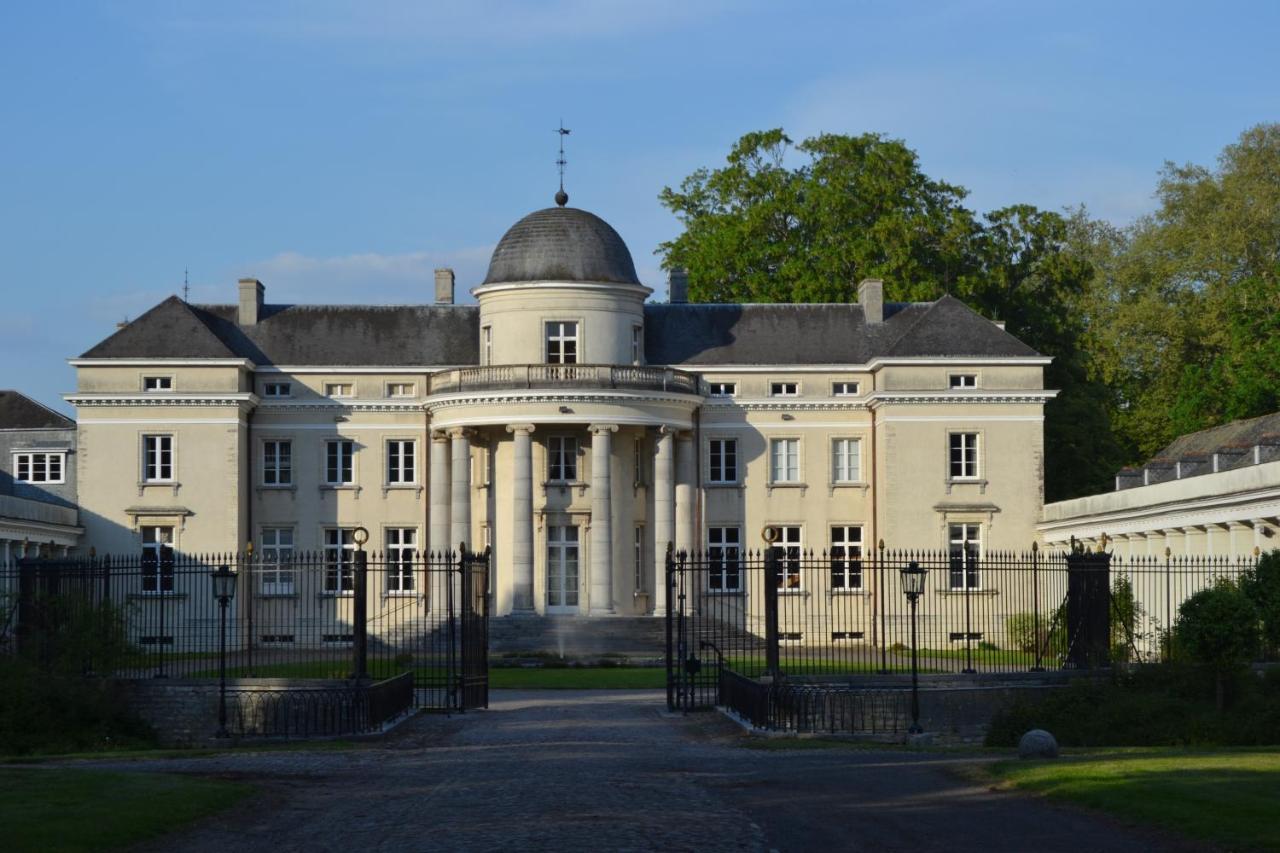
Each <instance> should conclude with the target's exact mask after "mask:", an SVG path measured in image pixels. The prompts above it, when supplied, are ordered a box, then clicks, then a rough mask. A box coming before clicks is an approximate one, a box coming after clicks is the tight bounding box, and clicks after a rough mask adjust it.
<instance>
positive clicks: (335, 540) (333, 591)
mask: <svg viewBox="0 0 1280 853" xmlns="http://www.w3.org/2000/svg"><path fill="white" fill-rule="evenodd" d="M320 541H321V542H323V543H324V546H323V548H322V552H323V554H324V592H325V594H326V595H354V594H355V589H356V574H355V553H356V540H355V528H354V527H326V528H324V533H323V534H321V537H320Z"/></svg>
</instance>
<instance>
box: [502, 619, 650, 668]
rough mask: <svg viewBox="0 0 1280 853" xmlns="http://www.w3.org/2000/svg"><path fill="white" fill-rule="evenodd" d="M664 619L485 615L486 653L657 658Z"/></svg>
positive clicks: (636, 660)
mask: <svg viewBox="0 0 1280 853" xmlns="http://www.w3.org/2000/svg"><path fill="white" fill-rule="evenodd" d="M665 651H666V621H665V620H664V619H662V618H655V617H652V616H607V617H593V618H587V617H583V616H503V617H495V618H491V619H490V620H489V654H490V657H491V658H492V657H520V656H521V655H529V656H531V657H533V656H538V657H541V656H547V655H551V656H555V657H563V658H565V659H574V660H579V659H584V658H601V657H617V658H627V659H630V660H633V661H635V662H637V663H639V662H641V661H644V662H652V661H654V660H659V661H660V660H662V657H663V655H664V654H665Z"/></svg>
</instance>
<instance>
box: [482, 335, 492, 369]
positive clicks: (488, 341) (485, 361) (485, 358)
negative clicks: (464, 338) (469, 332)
mask: <svg viewBox="0 0 1280 853" xmlns="http://www.w3.org/2000/svg"><path fill="white" fill-rule="evenodd" d="M480 363H481V364H482V365H484V366H486V367H488V366H489V365H491V364H493V326H485V327H484V328H483V329H481V330H480Z"/></svg>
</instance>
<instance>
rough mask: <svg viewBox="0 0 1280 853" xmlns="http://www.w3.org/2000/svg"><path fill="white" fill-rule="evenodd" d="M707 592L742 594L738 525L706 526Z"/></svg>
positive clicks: (740, 530) (740, 543)
mask: <svg viewBox="0 0 1280 853" xmlns="http://www.w3.org/2000/svg"><path fill="white" fill-rule="evenodd" d="M707 592H709V593H712V594H721V595H727V594H732V593H739V592H742V527H741V526H740V525H737V524H712V525H708V526H707Z"/></svg>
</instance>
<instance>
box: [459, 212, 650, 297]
mask: <svg viewBox="0 0 1280 853" xmlns="http://www.w3.org/2000/svg"><path fill="white" fill-rule="evenodd" d="M517 281H603V282H610V283H615V284H640V281H639V279H637V278H636V266H635V264H634V263H633V262H632V260H631V252H630V251H629V250H628V249H627V244H626V243H624V242H622V238H621V237H619V236H618V232H617V231H614V230H613V228H612V226H610V225H609V223H608V222H605V221H604V220H603V219H601V218H600V217H598V216H596V215H595V214H594V213H588V212H587V211H585V210H579V209H578V208H576V207H548V208H547V209H545V210H538V211H535V212H533V213H530V214H529V215H528V216H526V217H525V218H524V219H521V220H520V221H519V222H517V223H516V224H515V225H513V226H511V229H510V230H509V231H507V233H506V234H504V235H502V239H501V240H499V241H498V247H497V248H496V249H494V250H493V257H492V258H491V259H490V261H489V274H488V275H486V276H485V277H484V283H485V284H498V283H501V282H517Z"/></svg>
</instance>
